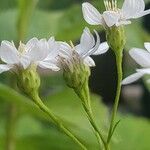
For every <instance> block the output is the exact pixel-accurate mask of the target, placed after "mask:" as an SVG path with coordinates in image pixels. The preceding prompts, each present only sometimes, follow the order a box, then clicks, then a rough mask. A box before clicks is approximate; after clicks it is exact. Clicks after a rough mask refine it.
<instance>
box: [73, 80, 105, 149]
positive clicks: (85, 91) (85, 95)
mask: <svg viewBox="0 0 150 150" xmlns="http://www.w3.org/2000/svg"><path fill="white" fill-rule="evenodd" d="M75 92H76V94H77V95H78V96H79V98H80V99H81V102H82V106H83V108H84V110H85V113H86V115H87V118H88V120H89V122H90V124H91V126H92V127H93V131H94V134H95V136H96V137H97V141H98V143H99V145H100V148H101V146H102V143H103V146H104V147H106V142H105V140H104V137H103V135H102V133H101V132H100V130H99V128H98V126H97V124H96V121H95V119H94V116H93V113H92V108H91V99H90V94H89V87H88V81H87V82H86V83H85V85H84V86H83V87H82V89H79V90H77V91H75ZM105 150H106V148H105Z"/></svg>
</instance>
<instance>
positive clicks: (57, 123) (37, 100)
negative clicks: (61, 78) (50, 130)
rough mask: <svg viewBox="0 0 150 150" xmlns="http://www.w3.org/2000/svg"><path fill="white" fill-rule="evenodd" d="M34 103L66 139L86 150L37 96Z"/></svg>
mask: <svg viewBox="0 0 150 150" xmlns="http://www.w3.org/2000/svg"><path fill="white" fill-rule="evenodd" d="M34 102H35V103H36V105H37V106H38V107H39V108H40V109H41V110H42V111H43V112H44V113H45V114H47V115H48V116H49V117H50V119H51V120H52V121H53V122H54V124H55V125H56V126H57V127H58V128H59V129H61V131H62V132H64V133H65V134H66V135H67V136H68V137H70V138H71V139H72V140H73V141H74V142H75V143H76V144H78V145H79V146H80V148H81V149H83V150H87V148H86V147H85V146H84V145H83V144H82V143H81V142H80V140H79V139H78V138H77V137H76V136H75V135H73V134H72V133H71V131H70V130H69V129H68V128H67V127H66V126H64V125H63V124H62V122H61V121H60V119H59V118H58V117H57V116H55V115H54V114H53V113H52V112H51V111H50V109H49V108H48V107H47V106H45V104H44V103H43V102H42V100H41V99H40V97H39V96H36V97H34Z"/></svg>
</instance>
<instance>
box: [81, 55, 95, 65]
mask: <svg viewBox="0 0 150 150" xmlns="http://www.w3.org/2000/svg"><path fill="white" fill-rule="evenodd" d="M84 63H85V64H86V65H88V66H89V67H94V66H95V62H94V60H93V59H92V58H91V57H89V56H88V57H86V58H85V59H84Z"/></svg>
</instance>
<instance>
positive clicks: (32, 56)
mask: <svg viewBox="0 0 150 150" xmlns="http://www.w3.org/2000/svg"><path fill="white" fill-rule="evenodd" d="M57 55H58V43H57V42H56V41H55V39H54V38H53V37H52V38H50V39H49V40H48V41H46V39H41V40H38V39H37V38H33V39H31V40H29V41H28V42H27V43H26V44H23V43H21V42H20V44H19V47H18V49H17V48H16V47H15V45H14V43H13V42H9V41H2V43H1V47H0V58H1V60H2V61H3V62H4V64H0V73H2V72H5V71H8V70H14V71H15V70H16V69H18V68H19V69H27V68H28V67H29V66H30V65H31V64H35V65H37V66H39V67H41V68H47V69H52V70H54V71H58V70H59V68H58V67H57V65H56V59H55V57H56V56H57Z"/></svg>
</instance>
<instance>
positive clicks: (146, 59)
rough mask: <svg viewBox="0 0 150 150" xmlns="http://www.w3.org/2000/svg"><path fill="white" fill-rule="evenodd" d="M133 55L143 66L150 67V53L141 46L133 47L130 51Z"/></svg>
mask: <svg viewBox="0 0 150 150" xmlns="http://www.w3.org/2000/svg"><path fill="white" fill-rule="evenodd" d="M129 54H130V55H131V57H132V58H133V59H134V60H135V61H136V62H137V63H138V64H139V65H141V66H142V67H150V53H149V52H147V51H145V50H143V49H139V48H133V49H131V50H130V51H129Z"/></svg>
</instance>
